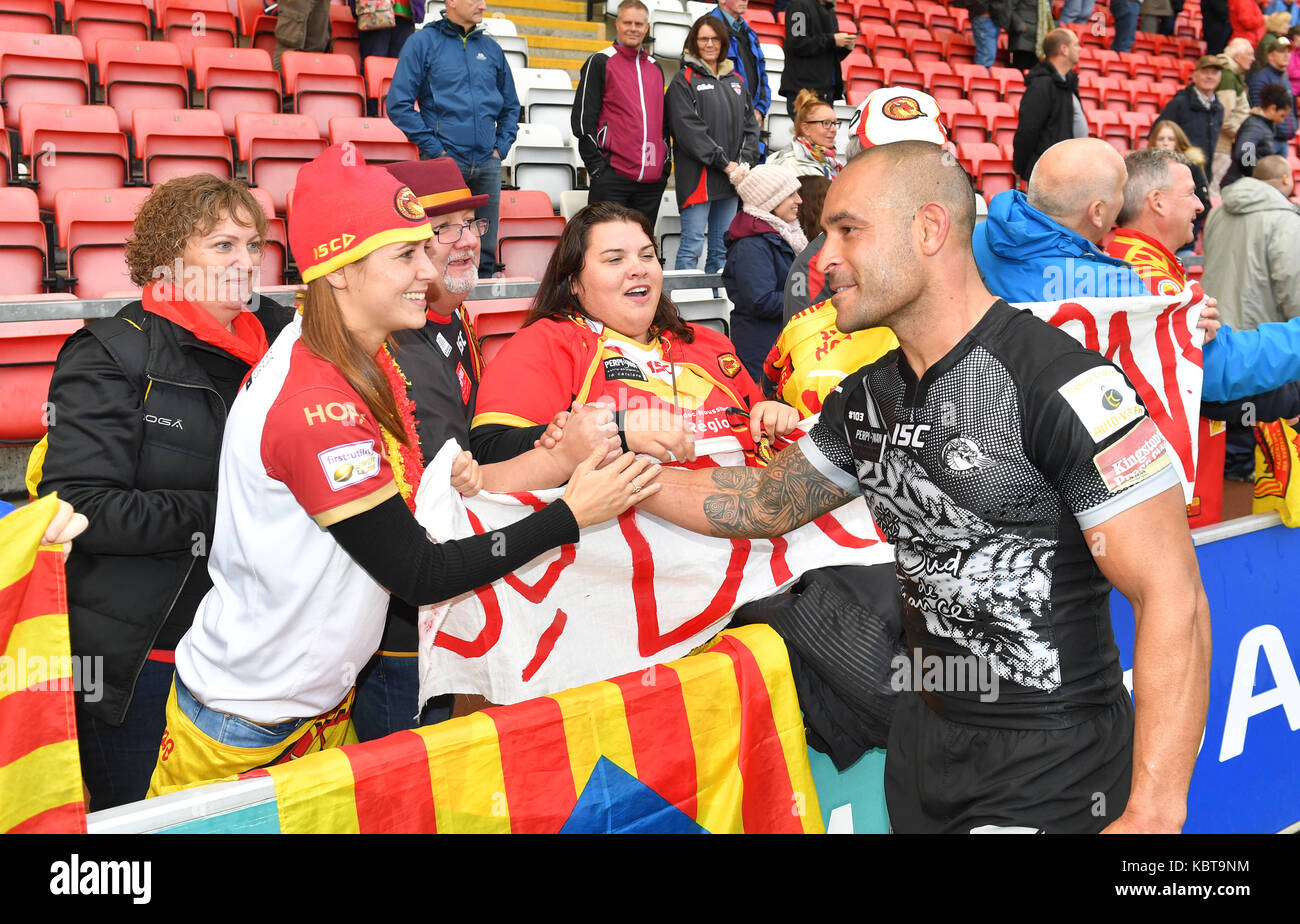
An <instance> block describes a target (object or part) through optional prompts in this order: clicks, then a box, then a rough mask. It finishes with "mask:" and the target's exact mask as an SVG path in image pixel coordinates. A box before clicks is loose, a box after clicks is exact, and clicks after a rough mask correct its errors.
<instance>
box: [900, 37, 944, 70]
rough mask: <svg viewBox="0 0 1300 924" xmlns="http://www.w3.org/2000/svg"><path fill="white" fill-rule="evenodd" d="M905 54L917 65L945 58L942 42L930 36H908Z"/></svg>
mask: <svg viewBox="0 0 1300 924" xmlns="http://www.w3.org/2000/svg"><path fill="white" fill-rule="evenodd" d="M907 54H908V57H910V58H911V59H912V61H913V62H914V63H915V64H917V65H920V64H923V63H926V62H931V61H944V60H945V59H944V54H943V44H942V43H941V42H938V41H936V40H935V39H932V38H909V39H908V40H907Z"/></svg>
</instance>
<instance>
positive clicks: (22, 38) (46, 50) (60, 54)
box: [0, 32, 90, 128]
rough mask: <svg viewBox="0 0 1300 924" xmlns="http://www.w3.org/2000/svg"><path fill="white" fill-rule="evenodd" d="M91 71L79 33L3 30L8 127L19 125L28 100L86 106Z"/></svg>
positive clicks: (0, 69)
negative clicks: (50, 33)
mask: <svg viewBox="0 0 1300 924" xmlns="http://www.w3.org/2000/svg"><path fill="white" fill-rule="evenodd" d="M89 100H90V71H89V69H88V67H87V65H86V59H85V56H84V55H83V54H82V50H81V42H80V41H78V40H77V37H76V36H75V35H37V34H35V33H24V32H15V33H3V32H0V104H2V105H3V106H4V112H5V126H6V127H7V128H17V127H18V113H19V110H20V109H22V107H23V104H24V103H29V102H40V103H58V104H60V105H71V106H84V105H86V103H87V102H88V101H89Z"/></svg>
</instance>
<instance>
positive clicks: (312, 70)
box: [280, 51, 366, 138]
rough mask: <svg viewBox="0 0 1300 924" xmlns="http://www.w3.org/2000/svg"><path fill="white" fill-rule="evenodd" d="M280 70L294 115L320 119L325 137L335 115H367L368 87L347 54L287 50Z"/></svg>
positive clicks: (318, 123)
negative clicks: (291, 99) (291, 98)
mask: <svg viewBox="0 0 1300 924" xmlns="http://www.w3.org/2000/svg"><path fill="white" fill-rule="evenodd" d="M280 67H281V71H282V73H283V74H284V90H285V93H286V94H287V95H289V96H292V97H293V110H294V112H298V113H302V114H304V115H310V116H312V117H313V118H314V119H316V124H317V125H318V126H319V128H320V135H321V137H322V138H324V137H326V136H327V135H329V130H330V119H332V118H333V117H334V116H364V115H365V114H366V85H365V82H364V81H363V80H362V79H361V76H360V75H359V74H358V73H357V68H356V64H355V63H354V62H353V61H352V59H351V58H349V57H348V56H347V55H333V54H314V53H312V52H306V51H286V52H285V53H284V55H283V56H282V57H281V59H280Z"/></svg>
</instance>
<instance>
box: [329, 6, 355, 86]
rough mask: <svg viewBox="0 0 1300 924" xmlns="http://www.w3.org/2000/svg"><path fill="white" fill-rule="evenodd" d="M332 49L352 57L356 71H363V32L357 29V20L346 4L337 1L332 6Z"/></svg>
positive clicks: (336, 52)
mask: <svg viewBox="0 0 1300 924" xmlns="http://www.w3.org/2000/svg"><path fill="white" fill-rule="evenodd" d="M330 51H332V52H333V53H334V54H336V55H346V56H347V57H349V58H351V59H352V63H353V64H354V65H356V69H357V70H356V72H357V73H358V74H359V73H361V33H360V32H358V31H357V21H356V19H355V18H353V16H352V11H351V10H350V9H348V7H347V6H346V5H340V4H337V3H335V4H332V5H331V6H330Z"/></svg>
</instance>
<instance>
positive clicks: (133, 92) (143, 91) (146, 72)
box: [99, 38, 190, 132]
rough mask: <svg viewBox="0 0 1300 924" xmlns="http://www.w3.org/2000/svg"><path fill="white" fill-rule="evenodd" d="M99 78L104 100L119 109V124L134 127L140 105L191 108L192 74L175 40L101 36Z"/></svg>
mask: <svg viewBox="0 0 1300 924" xmlns="http://www.w3.org/2000/svg"><path fill="white" fill-rule="evenodd" d="M99 80H100V83H101V84H103V86H104V102H105V103H106V104H107V105H109V106H112V107H113V108H114V109H116V110H117V119H118V127H119V128H121V130H122V131H124V132H129V131H130V130H131V114H132V113H133V112H135V110H136V109H187V108H189V105H190V90H189V76H188V75H187V74H186V73H185V65H184V64H183V63H182V61H181V52H180V49H178V48H177V47H176V46H175V45H173V44H172V43H171V42H128V41H123V40H121V39H109V38H105V39H100V40H99Z"/></svg>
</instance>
